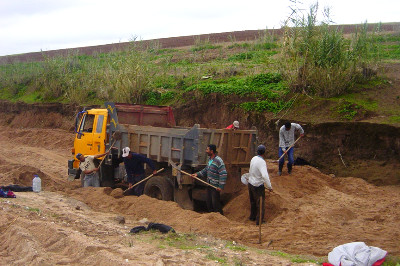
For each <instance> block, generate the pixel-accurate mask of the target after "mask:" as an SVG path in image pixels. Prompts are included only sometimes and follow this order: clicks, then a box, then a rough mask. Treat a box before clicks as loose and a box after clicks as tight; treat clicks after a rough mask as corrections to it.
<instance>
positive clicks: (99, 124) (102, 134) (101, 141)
mask: <svg viewBox="0 0 400 266" xmlns="http://www.w3.org/2000/svg"><path fill="white" fill-rule="evenodd" d="M106 119H107V116H105V115H100V114H99V115H96V119H95V129H94V130H93V151H94V153H95V154H99V153H104V152H105V150H106V148H105V142H106V125H107V120H106Z"/></svg>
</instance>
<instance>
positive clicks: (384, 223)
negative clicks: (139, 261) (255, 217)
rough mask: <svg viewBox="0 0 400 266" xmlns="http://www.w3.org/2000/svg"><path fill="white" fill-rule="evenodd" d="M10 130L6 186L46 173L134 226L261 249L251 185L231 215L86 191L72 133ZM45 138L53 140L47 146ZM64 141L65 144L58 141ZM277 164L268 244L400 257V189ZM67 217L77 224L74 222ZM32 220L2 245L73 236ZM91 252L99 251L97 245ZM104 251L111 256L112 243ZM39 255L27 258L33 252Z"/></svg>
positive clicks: (53, 186)
mask: <svg viewBox="0 0 400 266" xmlns="http://www.w3.org/2000/svg"><path fill="white" fill-rule="evenodd" d="M3 131H4V132H6V133H5V134H3V135H2V136H0V144H1V145H2V153H1V154H0V169H1V173H0V185H8V184H10V183H18V184H20V185H30V184H31V180H32V178H33V174H37V173H39V174H40V176H41V178H42V180H43V181H42V182H43V188H44V190H46V191H53V192H57V193H61V192H62V193H63V195H64V196H68V197H69V198H71V197H72V198H75V199H78V200H80V201H82V202H84V203H86V204H87V206H89V207H90V208H92V209H93V210H95V211H97V212H99V213H101V214H99V215H100V216H101V215H103V216H104V217H106V216H107V215H111V214H112V215H122V216H124V217H125V219H126V221H127V223H128V224H129V225H130V226H136V225H140V224H139V223H138V222H137V221H139V220H140V219H143V218H147V219H148V221H149V222H158V223H164V224H167V225H170V226H172V227H173V228H174V229H175V230H176V231H177V232H196V233H199V234H204V235H212V236H215V237H218V238H222V239H226V240H235V241H236V242H238V243H242V244H246V245H254V246H257V247H260V246H259V245H257V242H258V227H256V226H255V224H254V222H251V221H249V220H248V216H249V213H250V211H249V199H248V192H247V188H246V187H245V186H243V188H242V190H241V191H240V193H238V194H237V195H236V197H235V198H233V199H232V200H231V201H230V202H229V203H228V204H227V205H226V206H225V207H224V212H225V216H222V215H220V214H216V213H197V212H193V211H188V210H183V209H181V208H180V207H179V206H178V205H177V204H176V203H174V202H164V201H159V200H156V199H153V198H149V197H147V196H141V197H135V196H128V197H121V198H119V196H120V194H121V191H120V190H118V191H113V190H111V189H109V188H108V189H107V188H79V186H80V181H79V180H75V181H73V182H68V181H67V159H68V158H70V156H71V155H70V150H69V149H67V147H68V148H70V147H72V139H73V136H71V135H73V134H71V133H69V132H66V131H61V130H56V131H54V130H45V129H32V131H31V132H29V131H26V130H23V129H10V128H3ZM40 140H41V141H40ZM45 140H46V141H47V142H46V143H47V144H46V145H43V143H44V141H45ZM61 140H63V141H64V142H65V143H64V144H58V143H59V141H61ZM68 142H69V143H68ZM52 143H53V144H52ZM58 145H60V146H58ZM276 168H277V164H276V163H273V162H268V169H269V172H270V174H271V182H272V185H273V187H274V192H273V193H269V192H267V193H266V195H267V197H266V198H267V199H266V200H267V211H266V213H267V223H266V224H264V225H263V226H262V233H263V243H262V245H261V246H262V247H263V248H268V249H273V250H282V251H285V252H289V253H296V254H314V255H319V256H326V255H327V254H328V253H329V252H330V251H331V250H332V249H333V248H334V247H336V246H338V245H341V244H344V243H348V242H353V241H364V242H365V243H366V244H367V245H370V246H376V247H380V248H382V249H385V250H387V251H388V252H389V253H390V254H392V255H400V245H399V242H398V239H399V237H400V208H399V205H400V193H399V192H400V188H399V187H395V186H393V187H376V186H374V185H371V184H368V183H366V182H365V181H363V180H362V179H359V178H338V177H330V176H328V175H324V174H322V173H321V172H319V171H318V170H317V169H315V168H313V167H309V166H299V167H295V168H294V171H293V174H292V175H283V176H281V177H278V176H276V171H277V169H276ZM44 205H46V202H44ZM0 217H1V216H0ZM0 219H2V220H1V222H3V223H2V224H3V225H4V224H7V221H10V219H13V217H10V218H4V215H3V216H2V218H0ZM65 219H66V220H65V221H66V222H73V219H67V217H65ZM99 219H101V218H99ZM104 219H105V218H104ZM26 223H27V224H24V225H20V228H18V229H13V230H15V231H12V232H9V231H7V235H6V238H4V237H3V238H2V240H1V241H3V242H2V245H3V246H7V245H11V244H10V243H8V242H7V243H6V242H4V241H6V240H4V239H8V238H11V239H12V238H15V241H18V242H19V241H22V239H38V240H35V241H45V242H46V241H48V243H49V245H50V246H51V245H52V244H51V243H56V242H54V241H55V240H54V239H56V238H57V237H56V236H57V235H58V236H61V235H64V234H68V235H69V234H70V232H65V229H63V228H56V229H53V231H51V230H50V231H49V232H47V233H46V232H43V234H45V235H43V236H39V235H30V234H29V233H28V232H27V231H26V230H25V229H23V228H27V227H30V226H31V227H32V228H35V226H36V225H35V219H33V220H32V224H28V222H26ZM107 230H109V229H107ZM53 235H54V239H53ZM72 235H73V234H72ZM72 235H71V237H73V236H72ZM17 237H18V238H17ZM32 241H33V240H32ZM35 241H33V242H32V243H29V241H28V244H24V245H31V249H32V250H34V248H32V247H33V246H34V242H35ZM71 241H73V240H71ZM24 245H15V247H13V248H15V250H11V251H12V252H20V251H21V250H22V249H27V248H28V247H27V246H24ZM58 245H59V246H58ZM56 246H57V247H56ZM10 248H11V247H10ZM20 249H21V250H20ZM28 249H29V248H28ZM66 249H69V250H64V249H63V247H62V244H61V243H59V244H55V247H54V253H55V254H57V253H59V252H61V253H64V252H65V253H67V252H73V253H74V252H77V253H76V254H81V253H79V252H80V251H78V248H76V250H75V248H74V247H68V248H66ZM90 249H91V248H88V249H87V250H86V251H85V250H84V251H82V252H83V253H82V254H83V255H82V256H86V255H87V254H89V253H90V252H89V251H90ZM92 249H93V250H98V248H97V247H93V248H92ZM11 251H10V252H11ZM7 252H8V251H7ZM32 252H34V251H32ZM85 252H88V253H85ZM103 252H104V254H106V253H107V252H108V251H107V248H104V251H103ZM18 254H19V253H18ZM32 254H34V253H32ZM32 254H30V255H27V256H34V255H32ZM104 261H106V259H104Z"/></svg>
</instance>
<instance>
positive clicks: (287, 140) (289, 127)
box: [278, 122, 304, 175]
mask: <svg viewBox="0 0 400 266" xmlns="http://www.w3.org/2000/svg"><path fill="white" fill-rule="evenodd" d="M295 131H299V132H300V136H301V137H303V136H304V130H303V128H302V127H301V126H300V125H299V124H296V123H290V122H287V123H285V125H283V126H282V127H281V128H280V130H279V158H281V156H282V155H283V154H284V153H286V154H287V155H288V164H287V168H288V173H289V174H291V173H292V167H293V163H294V159H293V156H294V147H291V148H290V149H289V147H290V146H292V145H293V144H294V133H295ZM284 163H285V156H283V157H282V158H281V159H280V160H279V171H278V175H282V169H283V164H284Z"/></svg>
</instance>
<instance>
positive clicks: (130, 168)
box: [122, 147, 157, 196]
mask: <svg viewBox="0 0 400 266" xmlns="http://www.w3.org/2000/svg"><path fill="white" fill-rule="evenodd" d="M122 158H123V161H124V165H125V170H126V174H127V177H128V183H129V188H131V187H132V186H133V185H134V184H136V183H137V182H139V181H141V180H143V179H144V178H145V172H144V163H146V164H147V165H148V166H150V168H151V169H152V170H153V175H156V174H157V171H156V168H155V166H154V163H153V161H152V160H150V159H149V158H147V157H146V156H143V155H141V154H138V153H134V152H131V149H130V148H129V147H125V148H123V149H122ZM144 183H145V182H142V183H141V184H139V185H137V186H136V187H135V188H134V189H133V194H134V195H136V196H140V195H143V191H144Z"/></svg>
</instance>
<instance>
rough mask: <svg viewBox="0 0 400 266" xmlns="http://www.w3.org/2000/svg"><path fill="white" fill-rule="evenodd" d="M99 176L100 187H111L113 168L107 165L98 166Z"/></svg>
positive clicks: (112, 184) (113, 183) (112, 183)
mask: <svg viewBox="0 0 400 266" xmlns="http://www.w3.org/2000/svg"><path fill="white" fill-rule="evenodd" d="M99 178H100V186H101V187H113V186H114V185H115V182H114V168H113V167H112V166H109V165H102V166H100V171H99Z"/></svg>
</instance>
